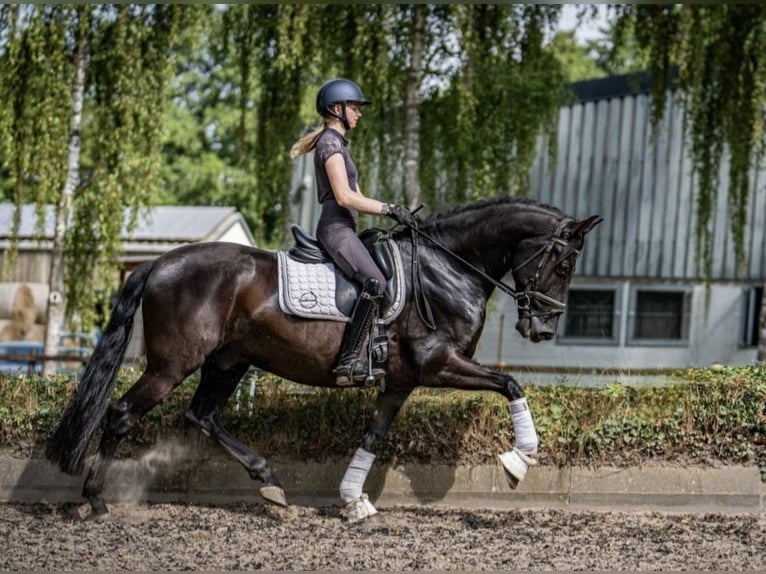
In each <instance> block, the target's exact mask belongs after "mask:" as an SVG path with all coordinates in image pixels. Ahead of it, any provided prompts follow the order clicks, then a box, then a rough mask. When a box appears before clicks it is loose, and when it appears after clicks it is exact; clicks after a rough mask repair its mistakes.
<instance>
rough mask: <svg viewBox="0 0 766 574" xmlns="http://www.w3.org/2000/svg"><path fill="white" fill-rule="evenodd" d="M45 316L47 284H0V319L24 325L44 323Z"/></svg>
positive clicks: (46, 309)
mask: <svg viewBox="0 0 766 574" xmlns="http://www.w3.org/2000/svg"><path fill="white" fill-rule="evenodd" d="M33 313H34V314H33ZM47 314H48V285H47V284H45V283H19V282H16V283H0V319H15V320H16V321H20V322H22V323H25V324H26V323H45V318H46V315H47ZM30 317H31V318H32V320H31V321H30Z"/></svg>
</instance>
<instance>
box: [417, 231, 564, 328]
mask: <svg viewBox="0 0 766 574" xmlns="http://www.w3.org/2000/svg"><path fill="white" fill-rule="evenodd" d="M571 221H573V219H572V218H570V217H564V218H563V219H562V220H561V221H560V222H559V224H558V225H557V226H556V230H555V231H554V232H553V235H552V236H551V238H550V239H549V240H548V242H547V243H546V244H545V245H543V246H542V247H541V248H540V249H538V250H537V251H535V252H534V253H533V254H532V255H530V256H529V257H528V258H527V259H526V260H524V262H522V263H521V264H519V265H517V266H516V267H514V268H513V269H512V272H516V271H518V270H519V269H523V268H524V267H526V266H527V265H529V264H530V263H531V262H532V261H534V260H535V258H537V257H540V255H542V257H540V260H539V262H538V263H537V269H536V270H535V274H534V276H533V277H532V280H531V281H530V286H531V289H525V290H524V291H517V290H516V289H514V288H513V287H511V286H510V285H508V284H507V283H505V282H504V281H502V280H497V279H495V278H494V277H491V276H489V275H488V274H487V273H485V272H484V271H482V270H481V269H479V268H478V267H476V266H475V265H474V264H473V263H471V262H469V261H466V260H465V259H464V258H463V257H461V256H460V255H458V254H457V253H455V252H454V251H452V250H451V249H449V248H448V247H446V246H445V245H444V244H442V243H440V242H439V241H437V240H436V239H434V238H433V237H431V236H430V235H428V234H427V233H425V232H423V231H421V230H420V229H419V228H418V227H417V226H408V227H409V228H410V230H411V231H412V273H413V291H414V292H415V306H416V307H417V310H418V314H419V315H420V318H421V320H422V321H423V323H424V324H425V325H426V326H427V327H428V328H429V329H431V330H435V329H436V324H435V323H434V320H433V313H432V312H431V306H430V305H429V303H428V299H427V298H426V297H425V295H424V293H423V287H422V283H421V277H420V265H419V259H420V258H419V256H418V241H417V236H418V235H420V236H422V237H424V238H425V239H427V240H428V241H430V242H431V243H433V244H434V245H435V246H436V247H438V248H439V249H441V250H442V251H444V252H445V253H447V254H448V255H450V256H451V257H452V258H454V259H457V260H458V261H459V262H460V263H462V264H463V265H465V266H466V267H468V268H469V269H470V270H471V271H473V272H474V273H476V274H477V275H479V276H480V277H482V278H483V279H484V280H486V281H488V282H489V283H491V284H492V285H494V286H495V287H497V288H498V289H500V290H501V291H503V292H504V293H506V294H507V295H510V296H511V297H513V299H514V300H515V301H516V306H517V307H518V308H519V309H520V310H522V311H527V314H528V316H529V317H539V316H546V315H560V314H562V313H564V310H565V309H566V304H565V303H563V302H561V301H559V300H558V299H554V298H553V297H549V296H548V295H546V294H545V293H540V292H539V291H537V290H536V289H537V282H538V281H539V279H540V273H541V272H542V270H543V269H544V268H545V264H546V263H547V262H548V259H549V258H550V256H551V252H552V251H553V246H554V245H557V244H558V245H561V246H564V247H568V246H569V242H567V241H566V240H564V239H562V238H561V233H562V232H563V230H564V227H566V225H567V224H568V223H569V222H571ZM574 251H575V252H577V250H576V249H574ZM566 255H568V253H565V254H564V255H563V256H562V258H563V257H564V256H566ZM421 299H422V303H421ZM532 299H535V300H537V301H540V302H542V303H545V304H547V305H549V306H550V307H551V309H550V310H549V311H542V312H537V313H533V312H531V309H530V304H531V302H532ZM421 307H422V308H421ZM424 314H425V315H426V317H424V316H423V315H424Z"/></svg>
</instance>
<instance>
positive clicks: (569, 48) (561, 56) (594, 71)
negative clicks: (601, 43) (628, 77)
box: [550, 31, 607, 83]
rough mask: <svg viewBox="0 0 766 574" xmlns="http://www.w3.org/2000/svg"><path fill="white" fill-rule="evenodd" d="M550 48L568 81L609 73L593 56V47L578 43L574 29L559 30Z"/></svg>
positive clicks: (598, 76) (599, 76)
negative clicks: (567, 30)
mask: <svg viewBox="0 0 766 574" xmlns="http://www.w3.org/2000/svg"><path fill="white" fill-rule="evenodd" d="M550 50H551V52H552V53H553V55H554V56H555V57H556V59H557V60H558V61H559V62H560V63H561V68H562V70H563V71H564V73H565V74H566V82H567V83H571V82H579V81H581V80H592V79H594V78H603V77H604V76H606V75H607V72H606V71H605V70H604V69H603V68H601V67H600V66H599V64H598V61H597V60H596V59H594V58H592V57H591V55H590V53H591V47H590V46H587V45H586V46H583V45H579V44H578V43H577V41H576V39H575V32H574V31H569V32H557V33H556V35H555V36H553V40H552V41H551V44H550Z"/></svg>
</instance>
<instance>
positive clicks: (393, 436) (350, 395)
mask: <svg viewBox="0 0 766 574" xmlns="http://www.w3.org/2000/svg"><path fill="white" fill-rule="evenodd" d="M137 375H138V373H137V372H136V371H134V370H130V369H124V370H122V371H121V373H120V376H119V378H118V382H117V388H116V390H115V397H116V396H119V395H121V394H122V393H123V392H125V390H127V388H129V387H130V385H132V384H133V382H134V381H135V379H136V377H137ZM677 379H678V383H676V384H671V385H662V386H640V387H632V386H625V385H622V384H619V383H614V384H611V385H609V386H606V387H603V388H598V389H592V388H581V387H570V386H564V385H555V386H539V387H529V388H527V398H528V401H529V404H530V407H531V409H532V413H533V416H534V419H535V423H536V426H537V430H538V434H539V436H540V441H541V445H540V453H541V462H542V464H549V465H559V466H565V465H593V466H598V465H610V466H628V465H636V464H644V463H647V462H651V461H654V462H678V463H684V464H712V463H725V464H758V465H760V467H761V468H762V469H766V454H765V452H766V369H764V368H763V367H741V368H723V369H716V370H713V369H692V370H688V371H683V372H681V373H678V375H677ZM250 382H251V381H245V382H244V383H243V385H242V387H241V389H242V391H241V392H239V393H236V394H235V396H233V397H232V399H231V401H230V402H229V405H228V406H227V409H226V411H225V412H224V413H223V415H222V417H221V419H222V421H223V423H224V424H225V425H226V427H227V428H228V429H229V431H231V432H232V434H234V435H235V436H238V437H239V438H240V439H241V440H243V442H245V443H246V444H249V445H250V446H252V447H253V448H254V449H256V450H258V451H259V452H262V453H263V454H265V455H267V456H272V457H273V456H284V457H300V458H303V459H307V460H324V459H327V458H336V457H347V456H349V455H350V454H351V453H352V452H353V451H354V450H355V449H356V448H357V446H358V445H359V442H360V439H361V437H362V436H363V434H364V432H365V429H366V427H367V425H368V424H369V423H370V421H371V420H372V418H373V416H374V399H375V391H374V390H358V389H312V388H308V387H300V386H298V385H295V384H293V383H290V382H288V381H282V380H280V379H278V378H276V377H272V376H263V377H260V378H259V379H258V380H257V381H256V389H257V390H256V393H255V395H254V396H251V395H250V394H249V392H246V390H247V388H248V387H249V385H250ZM196 384H197V379H196V378H195V377H190V378H189V379H188V380H187V381H186V382H184V384H183V385H181V387H180V388H178V389H176V390H175V391H174V392H173V393H172V394H171V396H170V397H169V398H168V399H167V400H166V401H165V403H163V404H162V405H160V406H159V407H157V408H155V409H154V410H152V411H151V412H150V413H149V414H148V415H147V416H146V417H144V419H142V420H141V421H140V423H139V424H138V425H137V426H136V428H135V429H134V430H133V431H132V432H131V435H130V437H129V440H130V442H132V443H137V444H147V443H151V442H153V441H155V440H156V439H157V438H158V436H159V435H167V434H173V433H187V432H189V433H191V432H192V431H190V430H189V429H188V426H187V424H186V422H185V420H184V416H183V413H184V411H185V410H186V408H187V406H188V404H189V401H190V400H191V397H192V395H193V394H194V391H195V389H196ZM75 385H76V383H75V382H73V381H72V380H69V379H67V378H63V377H60V378H55V379H52V380H46V379H42V378H39V377H34V378H27V377H7V376H0V444H2V445H3V446H6V447H13V446H16V445H18V444H28V445H34V444H38V445H39V444H42V443H43V442H44V440H45V438H46V437H47V436H48V435H49V434H50V433H51V432H52V430H53V429H54V428H55V425H56V424H57V422H58V420H59V418H60V417H61V413H62V412H63V409H64V407H65V406H66V404H65V403H66V401H67V400H68V398H69V396H70V395H71V393H72V392H73V391H74V388H75ZM195 432H196V431H195ZM384 443H385V444H384V447H383V449H382V452H381V453H380V458H381V460H384V461H402V462H403V461H419V462H428V463H443V464H456V463H458V464H479V463H489V462H493V461H494V460H495V457H496V455H497V453H499V452H501V451H502V450H507V449H508V448H510V447H511V446H512V444H513V429H512V424H511V420H510V415H509V413H508V406H507V404H506V401H505V400H504V399H503V398H502V397H500V396H499V395H496V394H494V393H478V392H461V391H449V390H428V389H417V390H416V391H415V392H414V393H413V395H412V396H411V397H410V399H409V400H408V401H407V403H406V404H405V405H404V407H403V408H402V411H401V412H400V414H399V416H398V417H397V419H396V420H395V421H394V424H393V425H392V427H391V430H390V432H389V434H388V436H387V437H386V440H385V441H384Z"/></svg>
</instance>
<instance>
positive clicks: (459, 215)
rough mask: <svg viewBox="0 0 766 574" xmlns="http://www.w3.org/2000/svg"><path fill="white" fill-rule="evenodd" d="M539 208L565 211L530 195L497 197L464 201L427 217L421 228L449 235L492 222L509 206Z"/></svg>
mask: <svg viewBox="0 0 766 574" xmlns="http://www.w3.org/2000/svg"><path fill="white" fill-rule="evenodd" d="M514 207H516V208H526V209H530V210H539V211H541V212H546V213H549V214H552V215H555V216H557V217H562V216H564V213H563V212H562V211H561V210H560V209H558V208H557V207H554V206H552V205H548V204H546V203H540V202H539V201H537V200H534V199H531V198H529V197H495V198H492V199H480V200H477V201H472V202H469V203H464V204H461V205H458V206H456V207H453V208H450V209H448V210H446V211H443V212H440V213H434V214H432V215H429V216H428V217H427V218H425V219H424V220H423V221H422V222H421V224H420V228H421V229H422V230H423V231H430V232H432V233H434V234H436V235H449V233H450V232H452V231H454V230H455V229H461V230H467V229H472V228H474V227H476V226H486V225H489V224H491V223H490V222H491V220H492V219H493V218H494V217H493V216H494V215H500V214H503V213H504V212H505V211H506V209H509V208H514Z"/></svg>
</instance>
